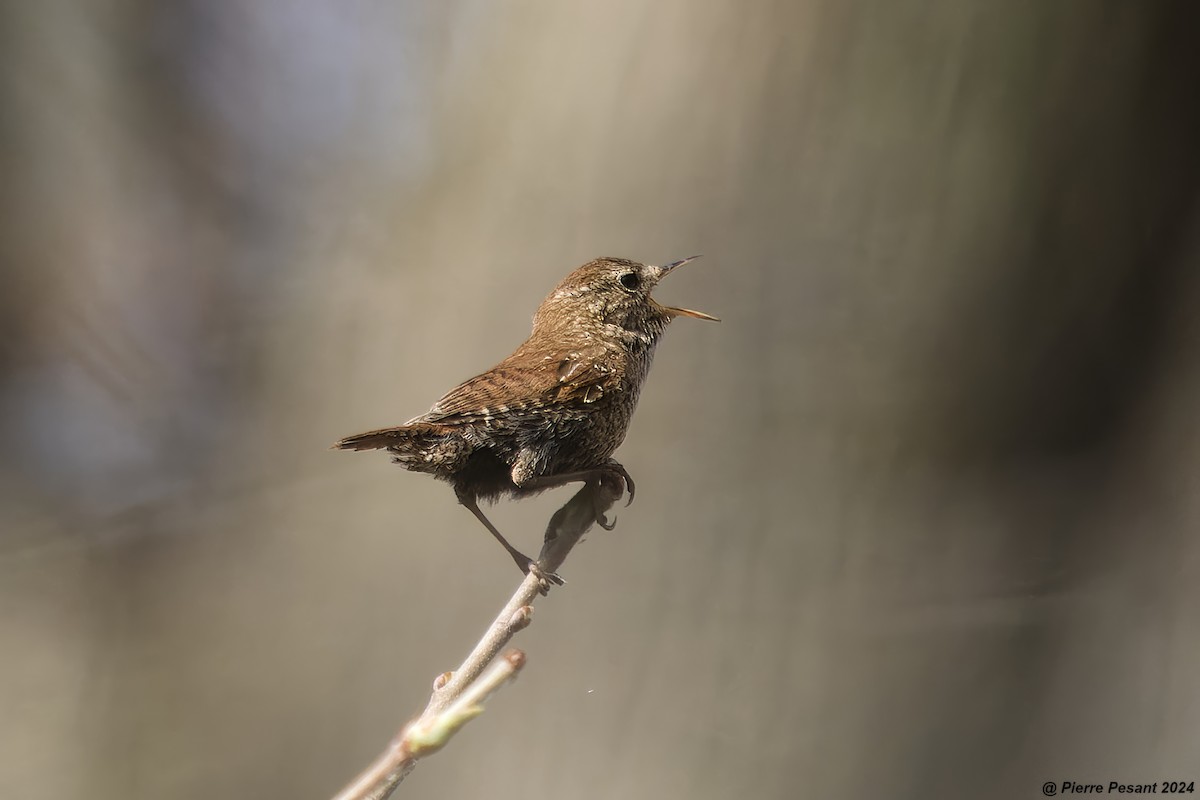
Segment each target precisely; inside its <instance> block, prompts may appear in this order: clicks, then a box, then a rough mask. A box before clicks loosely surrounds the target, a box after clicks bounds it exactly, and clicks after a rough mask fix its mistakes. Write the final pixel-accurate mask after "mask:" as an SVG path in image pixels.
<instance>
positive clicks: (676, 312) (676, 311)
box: [657, 255, 721, 322]
mask: <svg viewBox="0 0 1200 800" xmlns="http://www.w3.org/2000/svg"><path fill="white" fill-rule="evenodd" d="M699 257H700V256H698V255H697V256H688V257H687V258H681V259H679V260H678V261H672V262H671V263H670V264H666V265H664V266H663V267H662V274H663V275H667V274H668V273H670V272H671V270H673V269H675V268H676V267H682V266H683V265H684V264H686V263H688V262H689V261H695V260H696V259H697V258H699ZM657 305H658V306H659V308H661V309H662V310H663V311H665V312H667V313H668V314H670V315H671V316H672V317H694V318H696V319H706V320H709V321H710V322H720V321H721V320H719V319H718V318H716V317H714V316H712V315H710V314H705V313H704V312H703V311H693V310H692V309H690V308H675V307H674V306H664V305H662V304H661V303H658V304H657Z"/></svg>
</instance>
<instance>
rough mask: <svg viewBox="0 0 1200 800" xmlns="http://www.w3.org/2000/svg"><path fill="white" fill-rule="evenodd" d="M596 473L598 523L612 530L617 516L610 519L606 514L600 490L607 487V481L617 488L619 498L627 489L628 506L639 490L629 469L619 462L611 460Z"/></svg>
mask: <svg viewBox="0 0 1200 800" xmlns="http://www.w3.org/2000/svg"><path fill="white" fill-rule="evenodd" d="M596 472H597V475H596V484H595V487H594V488H595V490H596V493H595V494H594V495H593V502H594V504H595V510H596V524H597V525H599V526H600V527H601V528H604V530H606V531H611V530H612V529H613V528H615V527H616V526H617V520H616V518H615V517H613V518H612V519H609V518H608V517H606V516H605V515H604V511H603V509H601V508H600V506H601V505H602V500H601V498H600V490H601V489H602V488H605V484H606V483H610V484H611V485H612V487H613V488H614V489H615V490H616V497H617V498H618V499H619V498H620V497H621V495H622V494H624V493H625V492H626V491H628V492H629V499H628V500H626V501H625V506H626V507H628V506H629V504H630V503H632V502H633V495H634V493H635V492H636V491H637V487H636V486H635V485H634V482H633V476H632V475H630V474H629V470H627V469H625V467H624V466H622V465H621V464H620V463H619V462H617V461H613V460H609V462H608V463H607V464H605V465H604V466H603V467H601V468H600V469H598V470H597V471H596Z"/></svg>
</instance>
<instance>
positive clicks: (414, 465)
mask: <svg viewBox="0 0 1200 800" xmlns="http://www.w3.org/2000/svg"><path fill="white" fill-rule="evenodd" d="M333 448H334V449H335V450H387V451H388V452H389V453H390V454H391V456H392V461H394V462H396V463H397V464H400V465H401V466H403V467H404V468H405V469H410V470H413V471H415V472H432V473H434V474H438V473H439V472H444V471H447V470H453V469H455V468H456V467H458V466H460V465H461V463H462V461H463V460H464V459H465V458H467V457H468V456H470V454H471V448H470V446H469V445H468V444H467V442H466V440H465V439H464V438H463V437H462V436H461V435H460V434H459V433H458V432H457V431H455V430H453V429H451V428H449V427H447V426H445V425H438V424H436V423H430V422H410V423H409V424H407V425H399V426H397V427H395V428H380V429H379V430H375V431H367V432H366V433H359V434H356V435H354V436H347V437H346V438H345V439H342V440H340V441H338V442H334V445H333Z"/></svg>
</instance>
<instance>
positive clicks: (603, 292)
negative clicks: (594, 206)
mask: <svg viewBox="0 0 1200 800" xmlns="http://www.w3.org/2000/svg"><path fill="white" fill-rule="evenodd" d="M693 258H695V256H693ZM691 260H692V259H691V258H687V259H683V260H682V261H677V262H675V263H673V264H668V265H667V266H664V267H658V266H652V265H648V264H639V263H637V262H636V261H629V260H627V259H622V258H598V259H596V260H595V261H589V262H588V263H587V264H584V265H583V266H582V267H580V268H579V269H577V270H575V271H574V272H572V273H571V274H570V275H568V276H567V277H566V278H565V279H564V280H563V281H562V282H561V283H560V284H559V285H558V286H557V287H555V289H554V291H553V292H551V293H550V295H549V296H548V297H547V298H546V299H545V300H544V301H543V302H542V304H541V306H540V307H539V308H538V310H537V313H536V314H535V315H534V317H533V332H532V333H531V334H530V335H529V338H528V339H526V340H525V343H524V344H522V345H521V346H520V347H519V348H517V351H516V352H515V353H513V354H512V355H510V356H509V357H508V358H506V359H504V360H503V361H501V362H500V363H499V364H497V365H496V366H494V367H492V368H491V369H490V370H488V371H487V372H484V373H483V374H481V375H477V376H475V377H474V378H471V379H470V380H468V381H466V382H465V383H463V384H462V385H460V386H457V387H455V388H454V389H451V390H450V391H449V392H448V393H447V394H446V395H445V396H444V397H443V398H442V399H441V400H438V401H437V402H436V403H435V404H434V405H433V408H431V409H430V410H429V411H428V413H426V414H422V415H421V416H419V417H416V418H414V419H411V420H409V421H408V422H407V423H405V424H404V425H400V426H398V427H395V428H382V429H380V430H374V431H368V432H366V433H360V434H358V435H357V436H349V437H347V438H345V439H342V440H341V441H339V442H337V443H336V444H335V445H334V447H336V448H340V449H343V450H378V449H385V450H387V451H388V452H389V453H390V454H391V455H392V460H393V461H394V462H395V463H397V464H400V465H401V466H403V467H404V468H405V469H408V470H411V471H413V472H427V473H429V474H431V475H433V476H434V477H436V478H439V479H441V480H444V481H447V482H449V483H450V484H451V485H452V486H453V487H454V491H455V493H456V494H457V495H458V499H459V502H461V503H462V504H463V505H464V506H466V507H467V508H468V509H469V510H470V511H471V512H472V513H473V514H474V515H475V516H476V517H477V518H478V519H479V521H480V522H482V523H483V524H484V525H485V526H486V527H487V529H488V530H489V531H491V533H492V535H494V536H495V537H496V538H497V539H498V540H499V541H500V543H501V544H502V545H503V546H504V548H505V549H506V550H507V551H508V552H509V554H510V555H511V556H512V557H513V559H514V560H515V561H516V562H517V565H518V566H519V567H520V568H521V569H522V571H526V572H527V571H529V570H530V569H533V570H535V571H538V570H537V565H536V563H535V562H534V561H533V560H532V559H530V558H529V557H528V556H525V555H524V554H522V553H521V552H519V551H518V550H516V549H515V548H514V547H513V546H512V545H510V544H509V543H508V541H507V540H506V539H505V538H504V536H502V535H501V534H500V532H499V531H498V530H496V528H495V526H494V525H492V523H491V522H490V521H489V520H488V518H487V517H486V516H484V514H483V512H482V511H481V510H480V509H479V504H478V501H479V500H488V501H493V500H496V499H497V498H499V497H502V496H514V497H523V496H526V495H530V494H534V493H537V492H540V491H543V490H545V489H549V488H553V487H555V486H561V485H563V484H565V483H570V482H573V481H592V480H598V479H600V478H601V477H603V476H605V475H614V476H619V478H620V479H621V480H623V481H624V482H625V483H626V484H627V485H628V490H629V501H630V502H632V501H633V493H634V486H633V481H632V479H631V478H630V477H629V473H628V472H626V470H625V468H624V467H623V466H621V465H620V464H619V463H618V462H616V461H615V460H614V459H613V458H612V454H613V452H614V451H615V450H616V449H617V447H618V446H619V445H620V444H621V442H622V441H623V440H624V439H625V432H626V430H627V429H628V427H629V420H630V418H631V417H632V416H633V410H634V408H635V406H636V405H637V401H638V395H639V394H640V393H641V390H642V384H643V382H644V381H645V379H646V374H647V373H648V372H649V370H650V362H651V360H652V359H653V357H654V349H655V346H656V345H657V344H658V340H659V338H660V337H661V336H662V334H663V332H664V331H665V330H666V328H667V325H668V324H669V323H670V322H671V320H672V319H674V318H675V317H678V316H690V317H697V318H700V319H710V320H715V317H710V316H708V315H707V314H702V313H700V312H698V311H690V310H688V309H684V308H672V307H670V306H664V305H660V304H659V303H657V302H655V301H654V300H653V299H652V298H651V297H650V290H651V289H653V288H654V286H655V285H656V284H657V283H658V282H659V280H661V279H662V278H663V276H665V275H667V274H668V273H669V272H671V270H673V269H675V268H676V267H678V266H680V265H681V264H685V263H687V262H688V261H691ZM597 521H598V522H599V523H600V524H601V525H603V526H604V527H611V525H610V524H609V523H608V522H607V521H606V520H605V519H604V518H603V516H602V515H599V514H598V515H597ZM538 574H541V573H540V571H538ZM545 577H546V578H547V579H550V580H555V581H556V582H557V578H556V576H553V575H546V576H545Z"/></svg>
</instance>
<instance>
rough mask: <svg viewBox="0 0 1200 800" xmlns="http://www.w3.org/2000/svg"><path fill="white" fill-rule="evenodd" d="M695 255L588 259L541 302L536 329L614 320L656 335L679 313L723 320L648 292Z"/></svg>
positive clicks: (624, 325) (633, 329)
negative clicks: (668, 259)
mask: <svg viewBox="0 0 1200 800" xmlns="http://www.w3.org/2000/svg"><path fill="white" fill-rule="evenodd" d="M697 258H699V256H692V257H690V258H684V259H681V260H679V261H675V262H672V263H670V264H667V265H665V266H661V267H659V266H655V265H653V264H639V263H638V262H637V261H630V260H629V259H626V258H597V259H596V260H594V261H589V262H588V263H586V264H584V265H583V266H582V267H580V268H579V269H577V270H575V271H574V272H572V273H571V274H570V275H568V276H567V277H566V278H564V279H563V280H562V282H561V283H559V284H558V286H556V287H554V291H552V292H551V293H550V294H549V296H548V297H546V299H545V300H544V301H543V302H542V305H541V306H540V307H539V308H538V311H537V314H536V315H535V316H534V318H533V327H534V330H535V331H536V330H538V329H539V328H543V329H546V330H561V329H562V328H564V327H583V328H584V329H586V327H587V326H588V325H597V324H599V325H601V326H604V325H615V326H617V327H619V328H623V329H624V330H626V331H629V332H631V333H634V334H640V335H644V336H649V337H650V339H651V340H654V339H657V338H658V337H659V336H660V335H661V334H662V332H663V331H664V330H666V327H667V325H669V324H670V322H671V320H673V319H675V318H676V317H695V318H696V319H706V320H711V321H713V322H719V321H720V320H718V319H717V318H716V317H713V316H710V315H708V314H705V313H703V312H700V311H692V310H691V309H688V308H676V307H674V306H665V305H663V304H661V303H659V302H658V301H657V300H655V299H654V298H653V297H651V296H650V292H651V290H653V289H654V287H655V286H657V285H658V282H659V281H661V280H662V279H663V278H664V277H666V276H667V275H669V274H671V273H672V272H673V271H674V270H675V269H676V268H678V267H680V266H682V265H684V264H686V263H688V262H689V261H693V260H695V259H697Z"/></svg>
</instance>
